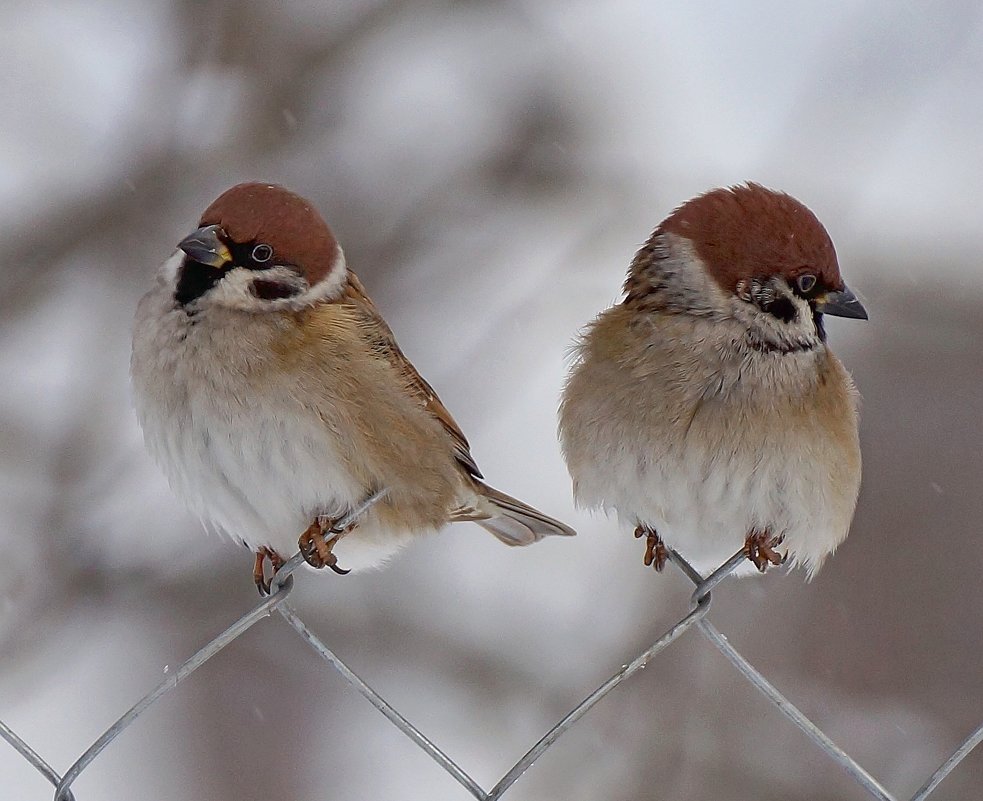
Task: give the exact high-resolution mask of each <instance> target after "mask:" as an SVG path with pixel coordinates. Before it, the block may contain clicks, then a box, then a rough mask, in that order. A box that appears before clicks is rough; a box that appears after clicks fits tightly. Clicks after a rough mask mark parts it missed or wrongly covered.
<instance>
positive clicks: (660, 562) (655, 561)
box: [635, 524, 669, 573]
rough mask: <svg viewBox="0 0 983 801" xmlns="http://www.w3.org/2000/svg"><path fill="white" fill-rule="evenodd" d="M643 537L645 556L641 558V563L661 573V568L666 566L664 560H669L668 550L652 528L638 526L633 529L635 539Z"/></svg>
mask: <svg viewBox="0 0 983 801" xmlns="http://www.w3.org/2000/svg"><path fill="white" fill-rule="evenodd" d="M643 536H644V537H645V556H643V557H642V561H643V562H645V566H646V567H654V568H655V570H656V572H657V573H661V572H662V568H664V567H665V566H666V560H668V559H669V549H668V548H666V546H665V543H663V542H662V538H661V537H660V536H659V535H658V534H656V532H655V529H654V528H649V527H648V526H643V525H641V524H639V525H638V526H637V527H636V528H635V538H636V539H638V538H640V537H643Z"/></svg>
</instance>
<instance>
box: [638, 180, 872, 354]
mask: <svg viewBox="0 0 983 801" xmlns="http://www.w3.org/2000/svg"><path fill="white" fill-rule="evenodd" d="M625 293H626V298H625V302H626V303H628V304H635V305H639V306H640V307H642V308H644V307H646V305H647V306H650V307H651V308H653V309H655V308H658V309H661V310H663V311H670V312H673V311H676V312H680V313H689V314H696V315H701V316H711V317H718V318H719V317H726V318H736V319H737V320H739V321H740V322H742V323H743V324H745V325H746V326H747V327H748V330H749V332H750V333H751V335H752V341H753V342H754V343H756V345H760V346H761V347H762V348H764V349H776V350H780V351H787V350H800V349H803V350H804V349H811V348H813V347H816V346H817V345H818V344H820V343H821V342H823V341H824V340H825V332H824V330H823V325H822V315H823V314H832V315H837V316H840V317H853V318H858V319H863V320H866V319H867V312H866V310H865V309H864V307H863V305H862V304H861V302H860V301H859V299H858V298H857V296H856V295H854V293H853V292H852V291H851V290H850V289H849V288H848V287H847V286H846V284H844V282H843V279H842V277H841V276H840V268H839V264H838V262H837V258H836V250H835V249H834V248H833V242H832V240H831V239H830V237H829V234H828V233H827V232H826V229H825V228H824V227H823V225H822V223H821V222H819V220H818V218H817V217H816V215H815V214H813V213H812V212H811V211H810V210H809V209H808V208H806V206H804V205H803V204H802V203H800V202H799V201H798V200H796V199H795V198H793V197H791V196H790V195H787V194H785V193H783V192H776V191H773V190H771V189H766V188H765V187H763V186H761V185H759V184H755V183H747V184H742V185H739V186H734V187H730V188H724V189H714V190H712V191H710V192H707V193H706V194H703V195H700V196H699V197H696V198H693V199H692V200H689V201H687V202H686V203H684V204H683V205H682V206H680V207H679V208H677V209H676V210H675V211H673V212H672V214H670V215H669V216H668V217H667V218H666V219H665V220H663V221H662V223H661V224H660V225H659V227H658V228H656V230H655V232H654V233H653V234H652V237H651V238H650V239H649V241H648V242H647V243H646V244H645V246H643V247H642V249H641V250H640V251H639V252H638V254H636V256H635V259H634V261H633V262H632V265H631V268H630V269H629V273H628V279H627V280H626V282H625Z"/></svg>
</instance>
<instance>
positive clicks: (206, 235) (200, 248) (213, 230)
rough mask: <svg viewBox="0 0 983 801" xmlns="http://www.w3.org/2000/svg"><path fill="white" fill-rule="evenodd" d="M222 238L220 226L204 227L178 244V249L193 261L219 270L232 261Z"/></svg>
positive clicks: (222, 232)
mask: <svg viewBox="0 0 983 801" xmlns="http://www.w3.org/2000/svg"><path fill="white" fill-rule="evenodd" d="M224 236H225V231H223V230H222V228H221V227H220V226H218V225H206V226H205V227H204V228H199V229H198V230H197V231H195V232H194V233H192V234H189V235H188V236H186V237H185V238H184V239H182V240H181V241H180V242H178V247H179V248H181V250H183V251H184V252H185V253H187V254H188V255H189V256H190V257H191V258H192V259H194V260H195V261H197V262H200V263H201V264H207V265H208V266H209V267H215V268H216V269H221V268H222V267H224V266H225V265H226V264H228V263H229V262H231V261H232V254H231V253H229V249H228V247H226V245H225V243H224V242H223V241H222V237H224Z"/></svg>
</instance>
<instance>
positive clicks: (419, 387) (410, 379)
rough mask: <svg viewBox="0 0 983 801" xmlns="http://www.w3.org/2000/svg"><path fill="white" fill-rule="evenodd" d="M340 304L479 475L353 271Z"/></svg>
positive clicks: (459, 455) (468, 448)
mask: <svg viewBox="0 0 983 801" xmlns="http://www.w3.org/2000/svg"><path fill="white" fill-rule="evenodd" d="M336 302H341V303H348V304H350V305H352V306H353V307H355V308H356V309H357V310H358V312H359V314H360V315H361V316H362V317H363V319H364V324H363V325H362V331H363V333H364V335H365V336H366V339H367V340H368V344H369V347H371V348H372V350H373V351H375V352H376V353H378V354H379V355H380V356H381V357H382V358H384V359H386V360H387V361H389V362H390V363H391V364H392V365H393V366H394V367H396V369H397V370H399V372H400V374H401V375H402V376H403V377H404V378H405V379H406V382H407V384H408V386H409V388H410V389H411V390H412V391H413V392H414V393H415V394H416V396H417V397H418V398H419V399H420V402H421V403H422V404H423V405H424V406H425V407H426V409H427V411H428V412H430V414H432V415H433V416H434V417H436V418H437V420H438V422H440V424H441V426H443V428H444V430H445V431H446V432H447V433H448V434H449V435H450V437H451V440H452V441H453V443H454V456H455V458H456V459H457V461H458V462H460V464H461V466H462V467H464V469H465V470H466V471H467V472H468V474H469V475H471V476H473V477H475V478H482V475H481V471H480V470H479V469H478V465H477V464H475V461H474V457H472V456H471V446H470V445H469V444H468V440H467V438H466V437H465V436H464V433H463V432H462V431H461V429H460V427H459V426H458V424H457V422H456V421H455V420H454V418H453V417H452V416H451V413H450V412H449V411H447V407H446V406H444V404H443V403H442V402H441V400H440V398H439V397H438V396H437V393H436V392H435V391H434V388H433V387H432V386H430V384H429V383H427V380H426V379H425V378H424V377H423V376H422V375H420V374H419V373H418V372H417V370H416V368H415V367H414V366H413V364H412V363H411V362H410V360H409V359H407V358H406V356H404V355H403V351H401V350H400V349H399V345H397V344H396V338H395V337H394V336H393V332H392V330H391V329H390V328H389V326H388V325H387V324H386V321H385V320H384V319H383V318H382V315H381V314H379V311H378V309H376V307H375V304H374V303H373V302H372V299H371V298H370V297H369V296H368V295H367V294H366V293H365V287H363V286H362V282H361V281H359V280H358V276H356V275H355V273H353V272H351V270H349V271H348V280H347V282H346V284H345V290H344V295H343V296H342V297H341V298H339V300H338V301H336Z"/></svg>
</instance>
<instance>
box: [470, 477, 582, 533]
mask: <svg viewBox="0 0 983 801" xmlns="http://www.w3.org/2000/svg"><path fill="white" fill-rule="evenodd" d="M477 484H478V487H477V489H478V499H477V503H476V504H475V507H474V508H472V509H467V510H461V512H460V513H459V515H458V516H456V517H457V519H458V520H473V521H474V522H476V523H477V524H478V525H479V526H481V527H482V528H483V529H485V530H486V531H490V532H491V533H492V534H494V535H495V536H496V537H498V538H499V539H500V540H501V541H502V542H504V543H505V544H506V545H529V544H531V543H533V542H538V541H539V540H541V539H543V537H550V536H561V537H572V536H574V535H575V534H576V533H577V532H576V531H574V530H573V529H572V528H570V527H569V526H567V525H564V524H563V523H561V522H560V521H559V520H554V519H553V518H552V517H549V516H548V515H544V514H543V513H542V512H540V511H539V510H538V509H534V508H533V507H531V506H529V505H528V504H525V503H523V502H522V501H520V500H518V499H517V498H513V497H512V496H511V495H506V494H505V493H504V492H500V491H499V490H497V489H495V488H494V487H489V486H488V485H487V484H484V483H482V482H477Z"/></svg>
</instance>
